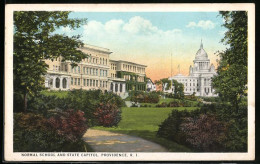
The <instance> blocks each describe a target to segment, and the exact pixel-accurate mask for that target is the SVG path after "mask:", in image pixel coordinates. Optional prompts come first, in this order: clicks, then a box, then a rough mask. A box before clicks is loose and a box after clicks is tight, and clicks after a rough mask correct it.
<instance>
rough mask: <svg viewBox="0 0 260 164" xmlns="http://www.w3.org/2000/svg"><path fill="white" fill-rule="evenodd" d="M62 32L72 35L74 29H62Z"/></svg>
mask: <svg viewBox="0 0 260 164" xmlns="http://www.w3.org/2000/svg"><path fill="white" fill-rule="evenodd" d="M61 30H62V31H63V32H65V33H72V32H74V30H73V29H70V27H68V26H67V27H61Z"/></svg>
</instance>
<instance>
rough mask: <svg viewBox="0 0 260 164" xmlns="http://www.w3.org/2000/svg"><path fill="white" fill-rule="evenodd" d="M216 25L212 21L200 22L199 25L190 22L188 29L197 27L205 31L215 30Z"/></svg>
mask: <svg viewBox="0 0 260 164" xmlns="http://www.w3.org/2000/svg"><path fill="white" fill-rule="evenodd" d="M215 25H216V24H215V23H213V22H212V21H210V20H207V21H204V20H200V21H199V22H198V23H196V22H189V23H188V24H187V25H186V27H187V28H195V27H198V28H202V29H204V30H207V29H213V28H215Z"/></svg>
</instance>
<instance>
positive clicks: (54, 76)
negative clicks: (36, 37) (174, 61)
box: [45, 45, 146, 95]
mask: <svg viewBox="0 0 260 164" xmlns="http://www.w3.org/2000/svg"><path fill="white" fill-rule="evenodd" d="M80 50H81V51H83V52H84V53H86V54H88V55H89V57H88V58H86V59H83V60H82V61H81V62H80V63H78V66H76V67H73V68H72V66H71V65H70V64H71V62H70V61H62V58H61V57H59V58H57V59H55V60H53V61H52V60H45V62H46V64H48V65H49V69H48V70H47V75H46V76H45V87H46V88H49V89H50V90H71V89H85V90H90V89H100V90H103V91H112V92H114V93H116V94H119V95H121V94H123V93H125V92H126V91H128V90H130V87H129V84H128V83H129V81H130V80H134V81H136V83H144V82H145V67H146V66H144V65H140V64H136V63H132V62H128V61H123V60H119V61H116V60H110V54H111V53H112V52H111V51H110V50H109V49H106V48H101V47H97V46H92V45H84V47H82V48H80ZM122 72H123V74H124V76H123V77H121V76H119V75H122ZM129 74H131V75H129ZM133 74H134V76H132V75H133ZM136 86H137V87H138V88H141V87H140V86H138V85H136ZM142 87H143V86H142ZM132 89H133V88H132ZM143 90H145V87H144V88H143Z"/></svg>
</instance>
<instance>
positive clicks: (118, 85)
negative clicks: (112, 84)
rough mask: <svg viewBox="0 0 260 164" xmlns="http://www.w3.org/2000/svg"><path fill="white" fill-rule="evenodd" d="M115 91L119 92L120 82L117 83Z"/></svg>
mask: <svg viewBox="0 0 260 164" xmlns="http://www.w3.org/2000/svg"><path fill="white" fill-rule="evenodd" d="M117 92H119V93H120V83H118V84H117Z"/></svg>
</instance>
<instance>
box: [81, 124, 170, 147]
mask: <svg viewBox="0 0 260 164" xmlns="http://www.w3.org/2000/svg"><path fill="white" fill-rule="evenodd" d="M83 139H84V140H85V141H86V142H87V143H88V144H89V145H90V146H91V148H92V149H93V150H94V151H95V152H167V150H166V149H165V148H164V147H162V146H160V145H158V144H156V143H153V142H150V141H147V140H144V139H142V138H139V137H134V136H129V135H125V134H118V133H112V132H108V131H103V130H93V129H88V131H87V132H86V133H85V134H84V136H83Z"/></svg>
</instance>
